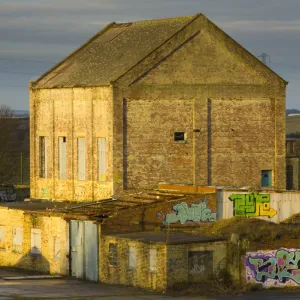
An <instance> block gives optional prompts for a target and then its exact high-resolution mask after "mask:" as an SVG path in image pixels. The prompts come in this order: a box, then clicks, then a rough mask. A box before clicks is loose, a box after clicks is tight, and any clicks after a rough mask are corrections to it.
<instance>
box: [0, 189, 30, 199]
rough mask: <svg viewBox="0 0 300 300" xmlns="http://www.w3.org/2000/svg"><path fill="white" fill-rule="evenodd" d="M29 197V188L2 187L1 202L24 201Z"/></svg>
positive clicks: (0, 191)
mask: <svg viewBox="0 0 300 300" xmlns="http://www.w3.org/2000/svg"><path fill="white" fill-rule="evenodd" d="M29 197H30V189H29V187H20V188H19V187H14V186H9V187H8V186H7V187H0V202H14V201H24V199H26V198H29Z"/></svg>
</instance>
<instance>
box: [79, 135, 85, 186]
mask: <svg viewBox="0 0 300 300" xmlns="http://www.w3.org/2000/svg"><path fill="white" fill-rule="evenodd" d="M77 147H78V153H77V154H78V161H77V168H78V180H85V138H78V140H77Z"/></svg>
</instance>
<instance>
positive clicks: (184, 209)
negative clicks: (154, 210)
mask: <svg viewBox="0 0 300 300" xmlns="http://www.w3.org/2000/svg"><path fill="white" fill-rule="evenodd" d="M207 202H208V201H207V200H203V201H202V202H201V203H199V204H191V206H190V207H188V205H187V204H186V203H185V202H182V203H179V204H176V205H174V206H173V210H174V211H175V212H176V213H171V214H167V215H166V220H165V224H172V223H177V222H178V221H179V222H180V224H185V223H186V221H192V222H206V221H209V222H212V221H216V219H217V214H216V213H212V212H211V209H210V208H207Z"/></svg>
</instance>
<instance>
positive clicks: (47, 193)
mask: <svg viewBox="0 0 300 300" xmlns="http://www.w3.org/2000/svg"><path fill="white" fill-rule="evenodd" d="M48 196H49V189H48V188H42V193H41V197H42V198H48Z"/></svg>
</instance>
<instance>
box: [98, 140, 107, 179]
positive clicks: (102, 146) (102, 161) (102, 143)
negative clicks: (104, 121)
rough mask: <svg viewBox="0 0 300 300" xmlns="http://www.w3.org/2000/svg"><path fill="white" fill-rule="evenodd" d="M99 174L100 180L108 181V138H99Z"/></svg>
mask: <svg viewBox="0 0 300 300" xmlns="http://www.w3.org/2000/svg"><path fill="white" fill-rule="evenodd" d="M98 174H99V181H106V139H105V138H102V137H101V138H98Z"/></svg>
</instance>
